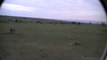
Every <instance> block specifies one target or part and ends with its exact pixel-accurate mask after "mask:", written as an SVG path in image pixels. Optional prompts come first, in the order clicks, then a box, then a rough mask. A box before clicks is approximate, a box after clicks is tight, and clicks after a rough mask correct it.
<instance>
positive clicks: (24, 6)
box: [0, 0, 106, 22]
mask: <svg viewBox="0 0 107 60" xmlns="http://www.w3.org/2000/svg"><path fill="white" fill-rule="evenodd" d="M0 15H10V16H25V17H37V18H51V19H63V20H84V21H98V22H99V21H102V22H104V21H106V15H105V12H104V9H103V8H102V5H101V4H100V2H99V0H6V1H5V2H4V4H3V5H2V7H1V10H0Z"/></svg>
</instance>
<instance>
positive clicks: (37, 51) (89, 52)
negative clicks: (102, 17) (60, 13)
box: [0, 23, 107, 60]
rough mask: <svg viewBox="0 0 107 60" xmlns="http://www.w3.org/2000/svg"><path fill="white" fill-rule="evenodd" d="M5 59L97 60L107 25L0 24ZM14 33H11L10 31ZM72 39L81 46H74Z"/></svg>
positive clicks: (106, 33)
mask: <svg viewBox="0 0 107 60" xmlns="http://www.w3.org/2000/svg"><path fill="white" fill-rule="evenodd" d="M0 27H1V28H0V46H1V49H0V52H1V57H2V59H3V60H98V59H99V58H100V56H101V54H102V51H103V49H104V47H105V44H106V42H107V41H106V40H107V38H106V37H107V32H106V30H107V26H100V25H72V24H64V25H62V24H57V25H54V24H35V23H0ZM11 27H12V28H15V29H16V32H15V33H14V34H8V32H9V29H10V28H11ZM104 30H105V31H104ZM71 38H74V39H75V40H76V41H78V42H80V44H81V45H73V46H72V45H71V43H72V41H71Z"/></svg>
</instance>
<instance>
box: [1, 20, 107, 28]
mask: <svg viewBox="0 0 107 60" xmlns="http://www.w3.org/2000/svg"><path fill="white" fill-rule="evenodd" d="M0 23H37V24H43V23H46V24H55V25H56V24H76V25H81V24H84V23H81V22H75V21H72V22H66V21H54V20H49V19H48V20H46V19H44V20H42V19H36V20H20V19H8V20H0ZM85 24H86V23H85ZM87 24H92V23H91V22H90V23H87ZM100 25H101V26H106V25H107V24H105V23H101V24H100Z"/></svg>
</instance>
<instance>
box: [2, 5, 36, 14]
mask: <svg viewBox="0 0 107 60" xmlns="http://www.w3.org/2000/svg"><path fill="white" fill-rule="evenodd" d="M2 9H7V10H12V11H25V12H33V11H34V10H36V8H35V7H28V6H22V5H18V4H9V3H4V4H3V7H2Z"/></svg>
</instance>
